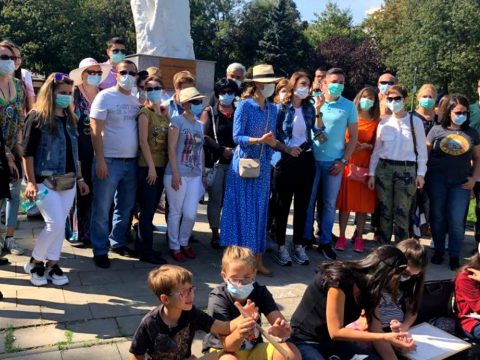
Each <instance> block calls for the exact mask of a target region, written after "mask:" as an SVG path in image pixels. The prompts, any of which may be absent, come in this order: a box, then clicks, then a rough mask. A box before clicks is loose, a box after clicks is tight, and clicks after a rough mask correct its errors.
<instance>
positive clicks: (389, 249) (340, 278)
mask: <svg viewBox="0 0 480 360" xmlns="http://www.w3.org/2000/svg"><path fill="white" fill-rule="evenodd" d="M406 267H407V259H406V258H405V255H404V254H403V253H402V252H401V251H400V250H399V249H397V248H396V247H394V246H391V245H383V246H380V247H378V248H376V249H375V250H373V251H372V252H371V253H370V254H368V255H367V256H366V257H365V258H363V259H361V260H351V261H346V260H337V261H333V262H329V263H324V264H322V265H320V266H319V268H318V270H319V272H321V273H322V275H321V284H322V286H326V284H327V282H337V283H338V284H340V283H343V282H348V281H353V283H354V284H355V285H357V287H358V288H359V289H360V294H361V295H360V304H359V305H361V307H362V308H363V309H365V315H366V316H367V319H368V320H369V321H370V320H372V319H373V317H374V316H375V308H376V307H377V306H378V304H379V303H380V300H381V298H382V293H383V291H384V290H385V289H386V288H387V287H388V284H389V283H390V282H391V281H392V279H394V278H396V277H398V275H400V273H401V272H402V271H404V270H405V268H406ZM393 290H394V291H393V295H394V298H396V289H393Z"/></svg>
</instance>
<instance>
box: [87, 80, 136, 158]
mask: <svg viewBox="0 0 480 360" xmlns="http://www.w3.org/2000/svg"><path fill="white" fill-rule="evenodd" d="M139 109H140V107H139V105H138V100H137V98H136V97H135V96H132V95H125V94H122V93H121V92H120V91H118V90H117V88H116V87H111V88H108V89H105V90H102V91H100V92H99V93H98V95H97V96H96V97H95V100H93V103H92V108H91V110H90V118H93V119H95V120H98V121H105V128H104V130H103V132H102V138H103V153H104V156H105V157H106V158H136V157H137V153H138V133H137V119H136V117H137V114H138V111H139Z"/></svg>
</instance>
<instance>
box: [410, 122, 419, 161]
mask: <svg viewBox="0 0 480 360" xmlns="http://www.w3.org/2000/svg"><path fill="white" fill-rule="evenodd" d="M410 130H411V131H412V139H413V152H414V153H415V162H417V161H418V151H417V136H416V134H415V127H414V126H413V113H410Z"/></svg>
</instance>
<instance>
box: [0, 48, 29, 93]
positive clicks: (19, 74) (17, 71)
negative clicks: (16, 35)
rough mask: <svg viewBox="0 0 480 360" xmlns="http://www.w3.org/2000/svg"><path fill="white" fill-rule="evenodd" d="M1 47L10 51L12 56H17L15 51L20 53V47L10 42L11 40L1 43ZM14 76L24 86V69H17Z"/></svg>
mask: <svg viewBox="0 0 480 360" xmlns="http://www.w3.org/2000/svg"><path fill="white" fill-rule="evenodd" d="M0 47H3V48H5V49H8V50H10V52H11V53H12V56H15V49H17V50H18V52H20V48H19V47H18V45H16V44H15V43H13V42H11V41H9V40H3V41H1V42H0ZM13 76H14V77H15V78H16V79H18V80H20V81H21V82H22V84H23V79H22V67H21V66H20V67H19V68H18V69H15V72H14V73H13Z"/></svg>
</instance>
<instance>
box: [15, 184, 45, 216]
mask: <svg viewBox="0 0 480 360" xmlns="http://www.w3.org/2000/svg"><path fill="white" fill-rule="evenodd" d="M47 194H48V190H47V189H43V190H40V191H39V192H38V193H37V197H36V198H35V201H30V200H29V199H25V200H24V201H22V203H21V204H20V208H21V209H22V210H23V211H24V212H27V211H28V210H30V209H32V208H33V207H35V205H36V203H37V201H39V200H42V199H43V198H44V197H45V195H47Z"/></svg>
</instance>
